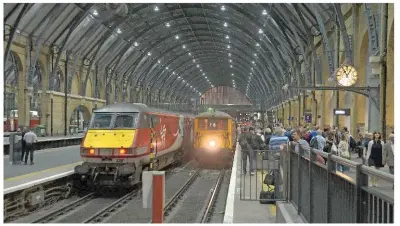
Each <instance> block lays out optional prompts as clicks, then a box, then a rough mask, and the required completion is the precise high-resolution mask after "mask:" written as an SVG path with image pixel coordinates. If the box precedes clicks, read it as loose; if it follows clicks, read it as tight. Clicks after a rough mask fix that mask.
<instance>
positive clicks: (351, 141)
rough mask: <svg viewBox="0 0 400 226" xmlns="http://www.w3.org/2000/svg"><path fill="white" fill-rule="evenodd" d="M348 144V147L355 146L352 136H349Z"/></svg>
mask: <svg viewBox="0 0 400 226" xmlns="http://www.w3.org/2000/svg"><path fill="white" fill-rule="evenodd" d="M349 146H350V148H356V146H357V144H356V141H355V140H354V138H353V137H352V136H350V142H349Z"/></svg>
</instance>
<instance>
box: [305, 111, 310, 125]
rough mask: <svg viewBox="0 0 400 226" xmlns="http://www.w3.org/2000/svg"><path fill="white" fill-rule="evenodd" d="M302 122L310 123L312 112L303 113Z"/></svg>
mask: <svg viewBox="0 0 400 226" xmlns="http://www.w3.org/2000/svg"><path fill="white" fill-rule="evenodd" d="M304 122H306V123H311V122H312V114H311V113H305V114H304Z"/></svg>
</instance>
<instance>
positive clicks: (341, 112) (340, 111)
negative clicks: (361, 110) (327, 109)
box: [333, 108, 350, 116]
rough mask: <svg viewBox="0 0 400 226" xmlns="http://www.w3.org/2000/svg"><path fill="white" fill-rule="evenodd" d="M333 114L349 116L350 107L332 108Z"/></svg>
mask: <svg viewBox="0 0 400 226" xmlns="http://www.w3.org/2000/svg"><path fill="white" fill-rule="evenodd" d="M333 114H334V115H345V116H349V115H350V109H349V108H346V109H334V110H333Z"/></svg>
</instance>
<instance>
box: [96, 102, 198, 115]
mask: <svg viewBox="0 0 400 226" xmlns="http://www.w3.org/2000/svg"><path fill="white" fill-rule="evenodd" d="M94 112H95V113H101V112H104V113H105V112H125V113H128V112H154V113H161V114H171V115H177V116H178V115H182V116H190V117H194V115H191V114H189V113H181V112H173V111H168V110H164V109H159V108H152V107H148V106H147V105H146V104H142V103H116V104H110V105H107V106H104V107H102V108H99V109H96V110H94Z"/></svg>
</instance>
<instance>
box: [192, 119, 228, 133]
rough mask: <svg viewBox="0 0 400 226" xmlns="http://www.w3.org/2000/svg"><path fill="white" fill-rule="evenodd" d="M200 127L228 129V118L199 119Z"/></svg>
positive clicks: (202, 128)
mask: <svg viewBox="0 0 400 226" xmlns="http://www.w3.org/2000/svg"><path fill="white" fill-rule="evenodd" d="M199 129H201V130H226V129H228V120H227V119H213V118H208V119H199Z"/></svg>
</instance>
